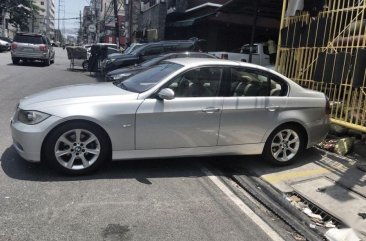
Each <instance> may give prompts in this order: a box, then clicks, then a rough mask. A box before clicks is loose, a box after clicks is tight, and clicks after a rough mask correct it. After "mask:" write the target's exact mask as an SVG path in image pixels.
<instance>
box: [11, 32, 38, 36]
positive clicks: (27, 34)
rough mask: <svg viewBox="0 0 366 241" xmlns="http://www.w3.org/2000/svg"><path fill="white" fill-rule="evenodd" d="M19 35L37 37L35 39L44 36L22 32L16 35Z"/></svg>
mask: <svg viewBox="0 0 366 241" xmlns="http://www.w3.org/2000/svg"><path fill="white" fill-rule="evenodd" d="M16 34H17V35H26V36H35V37H42V36H43V35H42V34H38V33H22V32H19V33H16Z"/></svg>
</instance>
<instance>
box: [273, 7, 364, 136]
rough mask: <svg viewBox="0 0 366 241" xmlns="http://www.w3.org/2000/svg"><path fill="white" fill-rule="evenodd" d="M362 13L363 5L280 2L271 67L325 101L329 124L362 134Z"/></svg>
mask: <svg viewBox="0 0 366 241" xmlns="http://www.w3.org/2000/svg"><path fill="white" fill-rule="evenodd" d="M299 3H300V5H301V4H302V3H304V5H303V6H300V7H299V8H301V10H298V11H294V9H292V11H290V10H291V9H290V8H291V6H292V7H294V6H295V5H296V4H299ZM310 4H311V6H310ZM289 7H290V8H289ZM295 9H296V8H295ZM365 10H366V0H316V1H307V0H305V1H296V0H293V1H291V0H284V1H283V9H282V19H281V31H280V37H279V47H278V53H277V61H276V69H277V71H278V72H280V73H282V74H284V75H285V76H287V77H289V78H291V79H292V80H294V81H296V82H297V83H298V84H300V85H301V86H303V87H306V88H309V89H313V90H318V91H322V92H324V93H325V94H326V95H327V96H328V98H329V100H330V102H331V106H332V114H331V118H332V122H334V123H336V124H340V125H343V126H346V127H348V128H352V129H356V130H360V131H363V132H366V109H365V108H366V92H365V91H366V90H365V87H366V86H365V80H366V15H365ZM291 15H294V16H291Z"/></svg>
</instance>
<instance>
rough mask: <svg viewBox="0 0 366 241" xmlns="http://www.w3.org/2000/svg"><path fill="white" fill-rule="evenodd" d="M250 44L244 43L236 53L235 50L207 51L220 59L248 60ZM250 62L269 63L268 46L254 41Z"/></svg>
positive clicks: (264, 64)
mask: <svg viewBox="0 0 366 241" xmlns="http://www.w3.org/2000/svg"><path fill="white" fill-rule="evenodd" d="M250 49H251V48H250V45H249V44H246V45H244V46H243V47H241V49H240V51H239V52H238V53H236V52H209V53H210V54H213V55H215V56H216V57H218V58H220V59H228V60H234V61H241V62H249V55H250ZM252 63H253V64H258V65H261V66H269V65H270V57H269V53H268V47H267V46H266V45H265V44H262V43H255V44H254V45H253V49H252Z"/></svg>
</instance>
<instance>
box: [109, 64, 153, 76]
mask: <svg viewBox="0 0 366 241" xmlns="http://www.w3.org/2000/svg"><path fill="white" fill-rule="evenodd" d="M144 69H146V68H145V67H142V66H131V67H126V68H120V69H116V70H113V71H110V72H108V74H107V75H109V76H111V75H117V74H134V73H136V72H138V71H142V70H144Z"/></svg>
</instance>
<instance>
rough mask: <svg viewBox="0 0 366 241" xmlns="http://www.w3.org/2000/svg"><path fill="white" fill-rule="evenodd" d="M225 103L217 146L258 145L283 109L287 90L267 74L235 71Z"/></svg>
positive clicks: (253, 70) (254, 70)
mask: <svg viewBox="0 0 366 241" xmlns="http://www.w3.org/2000/svg"><path fill="white" fill-rule="evenodd" d="M230 79H231V85H230V91H229V93H228V97H225V99H224V105H223V112H222V117H221V122H220V132H219V142H218V145H239V144H250V143H260V142H262V139H263V137H264V135H265V133H266V132H267V130H269V129H272V128H273V127H274V126H277V122H278V116H279V115H280V114H281V112H282V111H284V110H285V109H286V104H287V96H286V95H287V87H286V83H285V82H284V81H283V80H280V79H278V78H275V77H274V76H272V75H271V74H270V73H267V72H266V71H262V70H258V69H253V68H243V67H235V68H231V71H230Z"/></svg>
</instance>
